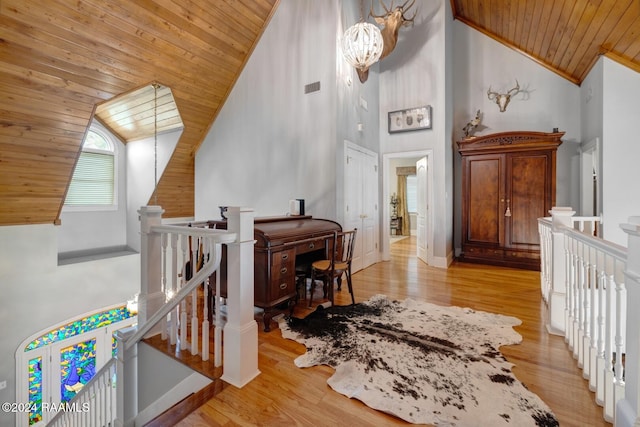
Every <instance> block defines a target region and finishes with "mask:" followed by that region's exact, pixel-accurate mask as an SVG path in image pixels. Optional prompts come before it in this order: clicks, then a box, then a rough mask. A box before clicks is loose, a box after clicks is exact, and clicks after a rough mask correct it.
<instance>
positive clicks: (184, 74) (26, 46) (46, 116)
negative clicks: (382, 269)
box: [0, 0, 278, 225]
mask: <svg viewBox="0 0 640 427" xmlns="http://www.w3.org/2000/svg"><path fill="white" fill-rule="evenodd" d="M277 4H278V0H197V1H196V0H136V1H131V0H109V1H105V0H74V1H72V0H60V1H43V0H1V1H0V194H1V195H2V203H0V225H9V224H33V223H49V224H51V223H54V222H55V221H56V220H57V219H58V218H59V214H60V211H61V208H62V205H63V201H64V196H65V193H66V190H67V186H68V182H69V180H70V178H71V176H72V173H73V168H74V165H75V162H76V159H77V158H78V155H79V151H80V147H81V144H82V140H83V137H84V134H85V132H86V131H87V127H88V125H89V124H90V121H91V119H92V117H93V114H94V110H95V108H96V106H97V105H99V104H101V103H103V102H105V101H107V100H110V99H112V98H114V97H116V96H118V95H120V94H123V93H129V92H133V91H135V90H137V89H141V88H144V87H147V88H148V87H149V85H150V84H151V83H153V82H158V83H159V84H160V85H161V86H162V87H168V88H171V91H172V93H173V97H174V99H175V103H176V105H177V106H178V110H179V112H180V115H181V117H182V121H183V125H184V130H183V131H182V135H181V137H180V140H179V141H178V144H177V147H176V150H175V152H174V154H173V156H172V157H171V159H170V161H169V164H168V166H167V168H166V170H165V172H164V174H163V176H162V177H161V178H160V181H159V184H158V190H157V193H158V197H157V202H158V203H159V204H160V205H162V206H163V208H164V209H165V211H166V213H165V215H166V216H167V217H188V216H193V210H194V156H195V151H196V149H197V148H198V146H199V145H200V143H201V142H202V140H203V138H204V136H205V135H206V133H207V131H208V130H209V128H210V126H211V124H212V123H213V121H214V119H215V117H216V115H217V114H218V111H219V109H220V107H221V105H222V103H223V102H224V100H225V99H226V97H227V95H228V94H229V92H230V91H231V88H232V87H233V84H234V82H235V80H236V79H237V77H238V75H239V74H240V71H241V70H242V68H243V66H244V64H245V62H246V61H247V59H248V58H249V55H250V54H251V52H252V50H253V48H254V46H255V45H256V43H257V41H258V39H259V37H260V36H261V34H262V32H263V31H264V29H265V27H266V25H267V24H268V22H269V19H270V18H271V16H272V14H273V13H274V11H275V8H276V6H277ZM152 200H153V196H152Z"/></svg>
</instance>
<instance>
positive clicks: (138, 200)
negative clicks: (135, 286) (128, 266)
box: [58, 124, 182, 253]
mask: <svg viewBox="0 0 640 427" xmlns="http://www.w3.org/2000/svg"><path fill="white" fill-rule="evenodd" d="M94 126H99V127H102V126H101V125H100V124H94ZM102 129H103V130H104V131H105V132H107V133H109V132H108V130H107V129H105V128H104V127H102ZM109 134H110V133H109ZM110 135H111V136H112V140H113V141H114V142H115V143H116V156H117V157H116V158H117V160H116V162H117V174H118V176H117V180H118V190H117V195H118V202H117V208H116V209H115V210H91V211H84V212H73V211H71V212H69V211H65V210H64V209H63V211H62V214H61V215H60V219H61V221H62V225H61V226H60V227H59V230H58V251H59V252H61V253H64V252H75V251H84V250H89V249H98V248H111V247H121V246H129V247H130V248H132V249H134V250H136V251H139V250H140V234H139V230H140V222H139V221H138V214H137V211H138V209H140V207H141V206H145V205H147V202H149V198H150V197H151V195H152V194H153V190H154V176H155V172H154V170H155V153H154V145H155V138H154V137H151V138H145V139H141V140H138V141H130V142H128V143H127V144H126V145H125V144H123V143H122V142H121V141H120V140H118V139H117V138H116V137H114V136H113V135H112V134H110ZM181 135H182V130H181V129H178V130H175V131H172V132H167V133H164V134H160V135H158V143H157V148H158V149H157V157H158V167H157V176H158V179H160V177H161V176H162V172H163V171H164V169H165V168H166V166H167V164H168V162H169V159H170V158H171V155H172V154H173V152H174V150H175V147H176V145H177V143H178V140H179V139H180V136H181Z"/></svg>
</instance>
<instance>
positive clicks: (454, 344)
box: [280, 295, 558, 427]
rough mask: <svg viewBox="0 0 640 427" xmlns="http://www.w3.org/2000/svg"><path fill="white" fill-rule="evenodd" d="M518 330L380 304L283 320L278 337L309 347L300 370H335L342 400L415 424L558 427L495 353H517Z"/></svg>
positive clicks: (491, 318)
mask: <svg viewBox="0 0 640 427" xmlns="http://www.w3.org/2000/svg"><path fill="white" fill-rule="evenodd" d="M520 323H521V322H520V320H518V319H516V318H515V317H507V316H502V315H498V314H491V313H485V312H480V311H474V310H471V309H468V308H459V307H442V306H438V305H434V304H429V303H424V302H417V301H413V300H411V299H407V300H405V301H391V300H389V299H388V298H387V297H385V296H384V295H377V296H375V297H373V298H371V299H370V300H369V301H367V302H364V303H359V304H356V305H353V306H335V307H329V308H327V309H324V308H323V307H319V308H318V309H317V310H316V311H314V312H313V313H311V314H310V315H309V316H307V317H306V318H304V319H297V318H288V319H287V318H283V319H280V330H281V331H282V336H283V337H285V338H289V339H293V340H295V341H298V342H300V343H302V344H304V345H305V346H306V347H307V352H306V353H305V354H303V355H302V356H300V357H298V358H297V359H296V360H295V364H296V365H297V366H298V367H309V366H314V365H321V364H324V365H329V366H331V367H333V368H335V370H336V372H335V374H334V375H333V376H332V377H331V378H329V380H328V381H327V382H328V384H329V385H330V386H331V387H332V388H333V389H334V390H336V391H338V392H339V393H342V394H344V395H345V396H348V397H355V398H356V399H359V400H361V401H363V402H364V403H365V404H367V405H368V406H370V407H372V408H374V409H377V410H380V411H384V412H387V413H390V414H393V415H395V416H397V417H399V418H402V419H404V420H406V421H409V422H412V423H424V424H435V425H438V426H474V427H475V426H491V427H495V426H512V427H522V426H557V425H558V421H557V420H556V418H555V416H554V415H553V413H552V412H551V410H550V409H549V407H547V405H545V403H544V402H543V401H542V400H541V399H540V398H539V397H538V396H536V395H535V394H533V393H531V392H530V391H529V390H527V388H526V387H525V386H524V385H523V384H522V383H521V382H520V381H518V380H517V379H516V378H515V376H514V375H513V374H512V373H511V367H512V366H513V364H511V363H509V362H507V361H506V359H505V358H504V356H502V354H500V352H499V351H498V348H499V347H500V346H503V345H508V344H517V343H519V342H520V341H521V340H522V337H521V336H520V335H519V334H518V333H516V332H515V331H514V330H513V326H516V325H519V324H520Z"/></svg>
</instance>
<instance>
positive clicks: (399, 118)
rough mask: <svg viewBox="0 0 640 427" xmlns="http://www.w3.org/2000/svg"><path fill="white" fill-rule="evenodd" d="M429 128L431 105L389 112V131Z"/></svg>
mask: <svg viewBox="0 0 640 427" xmlns="http://www.w3.org/2000/svg"><path fill="white" fill-rule="evenodd" d="M422 129H431V106H430V105H425V106H423V107H416V108H406V109H404V110H397V111H390V112H389V133H396V132H408V131H413V130H422Z"/></svg>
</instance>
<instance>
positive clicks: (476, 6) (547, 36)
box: [451, 0, 640, 84]
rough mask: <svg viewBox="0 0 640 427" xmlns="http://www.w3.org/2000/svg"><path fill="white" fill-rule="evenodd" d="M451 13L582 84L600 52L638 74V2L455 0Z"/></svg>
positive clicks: (603, 0) (627, 0) (621, 0)
mask: <svg viewBox="0 0 640 427" xmlns="http://www.w3.org/2000/svg"><path fill="white" fill-rule="evenodd" d="M451 7H452V10H453V16H454V17H455V18H456V19H459V20H460V21H462V22H464V23H465V24H467V25H469V26H471V27H473V28H475V29H477V30H479V31H481V32H483V33H485V34H487V35H488V36H489V37H492V38H494V39H495V40H497V41H499V42H501V43H504V44H505V45H507V46H510V47H512V48H514V49H516V50H517V51H519V52H521V53H523V54H525V55H527V56H529V57H530V58H531V59H533V60H534V61H536V62H538V63H540V64H541V65H543V66H545V67H547V68H549V69H550V70H552V71H554V72H556V73H558V74H560V75H561V76H563V77H565V78H566V79H567V80H569V81H572V82H573V83H576V84H580V83H582V80H584V78H585V77H586V76H587V74H588V73H589V71H590V70H591V67H593V65H594V64H595V62H596V61H597V60H598V57H599V56H600V55H603V54H604V55H607V56H608V57H609V58H611V59H613V60H615V61H617V62H620V63H621V64H623V65H626V66H628V67H631V68H633V69H635V70H636V71H639V72H640V1H638V0H451Z"/></svg>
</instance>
